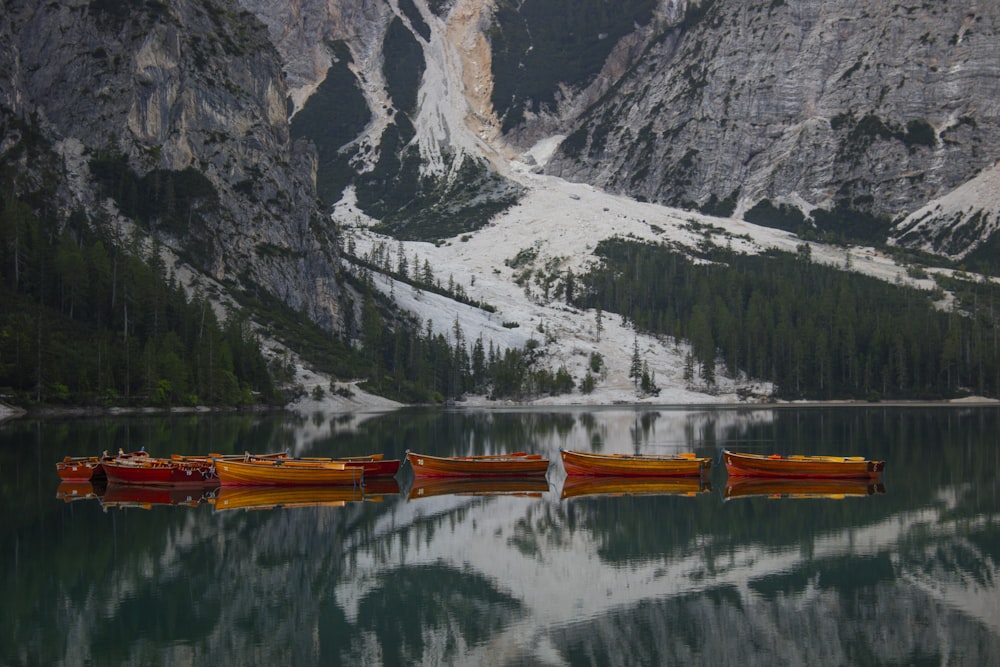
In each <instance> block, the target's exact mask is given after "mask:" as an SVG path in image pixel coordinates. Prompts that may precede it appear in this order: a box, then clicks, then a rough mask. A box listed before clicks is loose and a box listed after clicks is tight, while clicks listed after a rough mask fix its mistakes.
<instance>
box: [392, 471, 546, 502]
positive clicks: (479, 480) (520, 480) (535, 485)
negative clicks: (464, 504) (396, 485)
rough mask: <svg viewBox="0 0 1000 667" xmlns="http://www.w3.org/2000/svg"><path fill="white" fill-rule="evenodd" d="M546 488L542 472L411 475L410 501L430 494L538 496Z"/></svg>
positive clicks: (431, 495) (427, 496)
mask: <svg viewBox="0 0 1000 667" xmlns="http://www.w3.org/2000/svg"><path fill="white" fill-rule="evenodd" d="M548 490H549V481H548V480H547V479H546V478H545V477H544V476H542V475H526V476H520V477H516V476H507V477H483V476H481V475H477V476H473V477H414V478H413V486H411V487H410V494H409V496H408V499H409V500H416V499H417V498H431V497H433V496H449V495H451V496H524V497H527V498H541V496H542V494H543V493H545V492H546V491H548Z"/></svg>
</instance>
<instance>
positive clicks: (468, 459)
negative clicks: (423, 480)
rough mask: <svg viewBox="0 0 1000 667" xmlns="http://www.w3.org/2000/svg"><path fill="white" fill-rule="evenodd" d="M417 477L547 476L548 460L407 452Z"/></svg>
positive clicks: (528, 456) (519, 454)
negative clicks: (431, 454)
mask: <svg viewBox="0 0 1000 667" xmlns="http://www.w3.org/2000/svg"><path fill="white" fill-rule="evenodd" d="M406 457H407V458H408V459H409V461H410V465H411V466H413V474H414V475H415V476H416V477H471V476H476V475H479V476H482V477H506V476H511V475H514V476H516V475H544V474H545V473H546V472H547V471H548V469H549V461H548V459H543V458H542V456H541V454H528V453H526V452H516V453H514V454H486V455H483V456H430V455H428V454H417V453H415V452H411V451H410V450H406Z"/></svg>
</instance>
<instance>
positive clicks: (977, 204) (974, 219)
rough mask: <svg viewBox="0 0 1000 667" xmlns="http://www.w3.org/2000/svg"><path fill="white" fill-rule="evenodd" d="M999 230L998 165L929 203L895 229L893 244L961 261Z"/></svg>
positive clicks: (999, 171)
mask: <svg viewBox="0 0 1000 667" xmlns="http://www.w3.org/2000/svg"><path fill="white" fill-rule="evenodd" d="M998 228H1000V163H998V164H994V165H993V166H992V167H991V168H989V169H986V170H984V171H983V172H981V173H980V174H979V175H978V176H976V177H975V178H973V179H972V180H970V181H967V182H965V183H963V184H962V185H960V186H958V187H957V188H955V189H954V190H952V191H951V192H949V193H948V194H946V195H945V196H943V197H940V198H938V199H935V200H933V201H930V202H928V203H927V204H925V205H924V206H922V207H921V208H919V209H917V210H916V211H914V212H913V213H911V214H910V215H908V216H906V218H905V219H904V220H903V221H902V222H900V223H899V224H898V225H897V226H896V230H895V232H894V237H895V238H894V242H895V243H897V244H898V245H901V246H906V247H911V248H917V249H919V250H923V251H926V252H930V253H944V254H946V255H947V256H949V257H951V258H952V259H961V258H962V257H964V256H966V255H967V254H969V253H970V252H972V251H973V250H975V249H976V248H977V247H978V246H979V245H980V244H981V243H982V242H983V241H984V240H985V239H987V238H989V236H990V235H991V234H993V233H994V232H996V231H997V229H998Z"/></svg>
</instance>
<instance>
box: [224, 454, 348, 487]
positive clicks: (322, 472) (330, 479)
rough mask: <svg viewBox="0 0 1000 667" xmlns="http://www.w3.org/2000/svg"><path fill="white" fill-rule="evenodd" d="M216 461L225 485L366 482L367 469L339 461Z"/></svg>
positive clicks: (249, 459) (316, 484)
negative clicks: (365, 473) (365, 472)
mask: <svg viewBox="0 0 1000 667" xmlns="http://www.w3.org/2000/svg"><path fill="white" fill-rule="evenodd" d="M214 461H215V472H216V474H217V475H218V476H219V483H220V484H222V485H223V486H238V485H241V484H245V485H262V486H267V485H272V486H291V485H303V486H321V485H327V484H347V485H360V484H362V483H363V482H364V469H363V468H359V467H353V468H351V467H347V466H346V465H344V463H343V462H338V461H308V460H300V459H260V458H252V457H249V458H248V459H247V460H237V459H225V458H219V459H214Z"/></svg>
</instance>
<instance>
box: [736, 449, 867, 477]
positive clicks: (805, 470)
mask: <svg viewBox="0 0 1000 667" xmlns="http://www.w3.org/2000/svg"><path fill="white" fill-rule="evenodd" d="M722 460H723V461H724V462H725V464H726V471H727V472H728V473H729V476H730V477H782V478H786V479H788V478H800V479H801V478H810V479H850V478H870V479H874V478H876V477H878V476H879V475H881V474H882V470H883V469H884V468H885V461H869V460H867V459H865V458H863V457H860V456H788V457H784V456H778V455H775V454H772V455H770V456H762V455H760V454H745V453H741V452H730V451H728V450H723V452H722Z"/></svg>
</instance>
